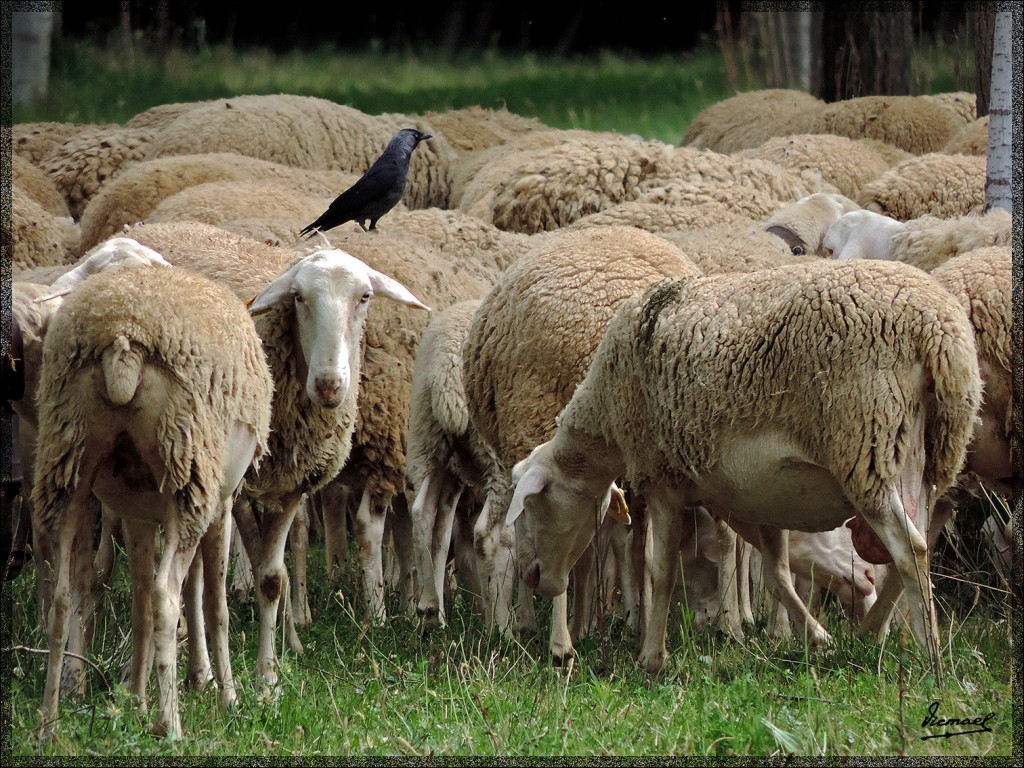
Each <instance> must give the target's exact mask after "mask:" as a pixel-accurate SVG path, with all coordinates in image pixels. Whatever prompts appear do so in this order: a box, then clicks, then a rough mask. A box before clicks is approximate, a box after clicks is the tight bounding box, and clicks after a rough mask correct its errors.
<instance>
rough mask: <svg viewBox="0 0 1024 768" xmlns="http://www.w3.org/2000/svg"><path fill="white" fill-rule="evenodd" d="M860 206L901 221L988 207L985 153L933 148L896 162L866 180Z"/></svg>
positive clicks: (961, 214) (968, 211) (948, 215)
mask: <svg viewBox="0 0 1024 768" xmlns="http://www.w3.org/2000/svg"><path fill="white" fill-rule="evenodd" d="M856 200H857V204H858V205H859V206H860V207H861V208H865V209H867V210H869V211H875V212H876V213H882V214H885V215H886V216H891V217H892V218H894V219H899V220H900V221H907V220H908V219H915V218H917V217H919V216H924V215H926V214H930V215H932V216H941V217H943V218H950V217H952V216H966V215H968V214H972V213H977V214H980V213H982V211H983V210H984V208H985V157H984V156H980V157H979V156H976V155H949V154H945V153H943V152H938V151H936V152H932V153H929V154H925V155H921V156H920V157H914V158H911V159H910V160H906V161H904V162H902V163H897V164H896V165H894V166H893V167H892V168H890V169H889V170H888V171H886V172H885V173H883V174H882V175H880V176H877V177H875V178H874V179H872V180H871V181H869V182H868V183H867V184H865V185H864V186H863V187H862V188H861V190H860V193H859V194H858V195H857V198H856Z"/></svg>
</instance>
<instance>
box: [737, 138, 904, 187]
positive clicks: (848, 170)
mask: <svg viewBox="0 0 1024 768" xmlns="http://www.w3.org/2000/svg"><path fill="white" fill-rule="evenodd" d="M734 157H740V158H759V159H761V160H767V161H770V162H773V163H776V164H777V165H779V166H781V167H782V168H789V169H791V170H796V171H801V170H817V171H818V172H820V173H821V176H822V178H823V179H824V180H825V181H827V182H829V183H830V184H833V185H834V186H835V187H836V189H838V190H839V191H840V192H841V193H842V194H844V195H846V196H847V197H850V198H854V197H856V196H857V195H858V194H859V193H860V190H861V188H862V187H863V186H864V185H865V184H866V183H867V182H869V181H871V180H872V179H874V178H876V177H877V176H881V175H882V174H883V173H885V172H886V171H887V170H889V168H891V167H892V162H891V161H890V158H889V157H887V156H886V155H884V154H883V153H882V152H880V151H879V149H878V147H877V143H870V142H865V141H863V140H859V139H851V138H848V137H846V136H834V135H832V134H828V133H803V134H795V135H790V136H777V137H775V138H772V139H769V140H768V141H766V142H765V143H764V144H762V145H760V146H758V147H753V148H752V149H745V150H743V151H741V152H737V153H735V155H734Z"/></svg>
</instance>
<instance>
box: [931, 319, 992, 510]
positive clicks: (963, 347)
mask: <svg viewBox="0 0 1024 768" xmlns="http://www.w3.org/2000/svg"><path fill="white" fill-rule="evenodd" d="M945 326H946V327H945V328H943V329H942V330H943V332H942V333H939V334H936V335H935V336H933V337H932V338H933V341H932V342H931V343H930V344H928V345H927V348H926V350H925V356H924V357H925V365H926V368H927V371H928V375H929V377H930V378H931V381H932V383H933V385H934V390H935V396H934V399H933V403H932V407H931V408H929V409H928V410H929V414H928V417H927V420H926V422H925V451H926V454H925V455H926V456H928V457H930V458H929V459H928V461H927V465H926V469H925V482H928V483H931V484H933V485H935V486H936V490H937V491H938V493H939V494H940V495H941V494H942V493H944V492H945V491H946V490H947V489H948V488H949V487H950V486H952V485H953V483H954V482H955V481H956V477H957V475H958V474H959V473H960V470H961V469H962V468H963V465H964V461H965V460H966V458H967V446H968V444H969V443H970V441H971V437H972V435H973V433H974V428H975V424H976V422H977V420H978V409H979V408H980V407H981V373H980V370H979V366H978V354H977V349H976V347H975V343H974V334H973V332H972V330H971V328H970V325H969V322H968V323H964V324H962V325H954V324H953V323H946V324H945ZM936 337H937V338H936Z"/></svg>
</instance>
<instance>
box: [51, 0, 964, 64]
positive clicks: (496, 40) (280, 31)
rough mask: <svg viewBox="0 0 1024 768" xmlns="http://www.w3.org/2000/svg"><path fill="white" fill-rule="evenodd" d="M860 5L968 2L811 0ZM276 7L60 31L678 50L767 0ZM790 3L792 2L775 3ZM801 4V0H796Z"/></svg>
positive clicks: (928, 18) (69, 21) (359, 44)
mask: <svg viewBox="0 0 1024 768" xmlns="http://www.w3.org/2000/svg"><path fill="white" fill-rule="evenodd" d="M861 5H863V6H865V7H866V8H868V9H870V10H869V11H866V13H871V12H873V13H874V15H875V16H888V15H890V14H889V10H890V9H891V8H893V7H902V8H905V9H909V10H906V11H905V12H906V14H907V15H908V16H909V19H910V23H911V25H912V31H913V34H915V35H928V34H933V33H935V32H936V31H937V30H942V29H947V30H948V29H954V28H955V27H956V25H957V24H959V23H961V22H962V20H963V18H964V15H965V6H967V5H970V4H969V3H964V2H948V1H947V0H914V1H913V2H909V1H908V2H906V3H895V4H887V3H861V2H860V1H859V0H858V2H856V3H833V2H828V3H817V4H816V3H810V4H808V3H803V4H802V6H801V7H804V8H806V7H814V8H816V9H819V10H822V11H824V12H826V13H827V12H829V9H833V10H834V9H836V8H838V9H840V10H842V11H843V12H844V13H847V12H848V13H851V14H852V13H856V10H855V9H857V8H859V7H860V6H861ZM268 7H269V9H270V10H269V12H268V11H266V10H263V9H262V8H260V9H259V10H257V4H255V3H252V2H243V0H224V1H221V2H215V1H214V0H127V1H124V0H99V1H96V0H93V2H68V3H63V12H62V18H61V22H60V23H61V27H60V31H59V32H58V34H62V35H64V36H67V37H72V38H83V37H91V38H99V39H111V38H112V37H113V36H116V35H120V34H121V25H122V9H124V10H126V11H127V14H126V18H128V19H130V24H131V28H132V29H133V30H135V31H136V32H142V33H143V37H144V42H145V44H151V45H163V46H166V45H168V44H172V43H173V44H177V45H181V46H183V47H185V48H191V47H202V46H204V45H214V44H230V45H234V46H239V47H247V46H261V47H265V48H269V49H272V50H275V51H285V50H289V49H292V48H295V47H301V46H318V45H336V46H338V47H340V48H352V49H366V48H371V47H372V48H377V49H383V50H388V51H395V52H405V51H423V50H428V49H429V50H434V51H441V52H443V53H445V54H447V55H449V56H451V57H454V56H455V55H456V54H457V53H463V52H474V51H480V50H483V49H488V48H496V49H502V50H506V51H513V52H516V51H519V52H524V51H530V52H536V53H548V54H554V55H571V54H580V53H594V52H597V51H601V50H612V51H616V52H620V53H633V54H636V55H658V54H664V53H680V52H683V51H687V50H690V49H692V48H694V47H695V46H697V45H699V44H700V43H701V42H702V41H704V40H707V41H708V42H710V43H715V42H716V40H717V36H718V34H719V29H718V26H717V25H718V22H719V20H720V18H722V15H723V11H724V12H725V13H726V15H728V16H729V17H730V18H731V19H732V20H733V22H734V24H735V27H736V29H739V26H740V23H741V19H742V16H743V14H744V13H746V12H749V11H750V10H751V9H758V8H760V9H763V8H764V7H765V4H764V3H746V2H740V1H739V0H731V1H728V2H726V1H721V2H694V3H671V4H670V3H664V2H649V1H648V0H632V1H631V2H625V3H624V2H622V1H621V0H615V1H614V2H603V1H600V2H593V1H590V2H587V1H585V0H572V1H571V2H564V3H559V2H550V0H548V1H547V2H543V3H542V2H536V1H535V0H520V1H519V2H514V3H509V2H497V1H496V0H482V1H480V0H475V1H473V2H470V1H469V0H448V1H447V2H433V3H431V2H424V0H418V2H407V1H406V0H391V2H387V3H374V2H334V3H324V2H317V1H314V0H286V1H285V2H278V3H274V4H271V5H269V6H268ZM771 7H773V8H775V9H782V10H785V9H786V8H787V5H786V4H785V3H774V4H772V6H771ZM794 7H797V6H794Z"/></svg>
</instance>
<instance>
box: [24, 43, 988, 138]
mask: <svg viewBox="0 0 1024 768" xmlns="http://www.w3.org/2000/svg"><path fill="white" fill-rule="evenodd" d="M913 62H914V63H913V67H912V69H913V75H912V83H913V92H914V93H915V94H918V93H938V92H942V91H951V90H968V91H973V89H974V58H973V50H972V48H971V47H970V45H969V43H968V42H966V41H964V40H963V39H960V38H953V39H948V38H946V39H944V38H937V39H932V40H928V41H926V42H922V43H921V44H920V45H919V49H918V50H917V51H916V52H915V55H914V58H913ZM740 79H741V82H730V81H729V78H727V76H726V74H725V68H724V67H723V65H722V56H721V53H720V51H719V50H718V48H717V47H716V46H715V45H714V44H713V43H710V42H706V43H705V44H704V45H702V46H701V47H699V48H697V49H695V50H693V51H690V52H686V53H682V54H679V55H674V56H660V57H656V58H634V57H629V56H625V55H621V54H613V53H602V54H597V55H593V56H574V57H572V58H554V57H550V56H541V55H533V54H527V55H521V56H513V55H511V54H506V53H501V52H498V51H490V52H485V53H483V54H480V55H477V56H473V57H460V58H456V60H455V61H454V62H451V61H448V60H447V59H445V58H444V57H443V56H441V55H440V53H438V54H436V55H432V54H430V53H417V54H405V55H403V54H395V53H374V52H372V51H361V52H349V51H340V50H337V49H335V48H333V47H320V48H316V49H310V50H293V51H290V52H287V53H283V54H273V53H271V52H269V51H266V50H262V49H245V50H239V49H234V48H229V47H224V46H214V47H210V48H208V49H206V50H204V51H201V52H199V53H184V52H182V51H181V50H180V49H172V50H171V51H170V53H169V55H168V57H167V61H166V64H165V66H164V67H163V68H162V69H161V67H160V66H159V65H158V62H157V61H156V59H155V58H154V57H153V56H151V55H148V54H147V53H146V52H145V50H144V49H143V48H142V47H141V46H137V47H136V49H135V51H134V53H133V56H132V60H131V62H127V61H125V57H124V56H123V55H122V53H121V51H120V50H119V49H118V48H117V47H116V46H108V47H102V46H99V45H97V44H96V43H93V42H83V41H75V40H69V39H60V40H55V41H54V45H53V52H52V65H51V72H50V82H49V93H48V95H47V97H46V98H45V99H44V100H42V101H40V102H38V103H36V104H32V105H22V104H17V105H14V106H13V122H15V123H21V122H36V121H57V122H81V123H124V122H125V121H127V120H128V119H129V118H131V117H132V116H134V115H136V114H138V113H139V112H141V111H143V110H145V109H148V108H149V107H152V106H154V105H157V104H168V103H175V102H188V101H198V100H202V99H216V98H225V97H232V96H239V95H242V94H270V93H291V94H299V95H307V96H317V97H320V98H325V99H330V100H331V101H334V102H337V103H339V104H347V105H349V106H351V107H354V108H356V109H359V110H361V111H363V112H365V113H367V114H374V115H376V114H382V113H386V112H399V113H405V114H422V113H424V112H427V111H444V110H449V109H458V108H462V107H469V106H474V105H479V106H481V107H484V108H490V109H499V108H502V107H505V108H507V109H508V110H509V111H511V112H514V113H516V114H520V115H524V116H527V117H534V118H537V119H538V120H540V121H541V122H543V123H545V124H546V125H549V126H551V127H554V128H578V129H585V130H594V131H617V132H619V133H623V134H636V135H638V136H640V137H641V138H644V139H658V140H661V141H664V142H667V143H671V144H675V143H678V141H679V140H680V139H681V138H682V136H683V134H684V132H685V130H686V127H687V126H688V125H689V123H690V121H691V120H692V119H693V117H694V116H695V115H696V114H697V113H698V112H700V111H701V110H702V109H704V108H705V107H707V106H709V105H711V104H713V103H715V102H717V101H721V100H722V99H724V98H727V97H729V96H731V95H733V94H734V93H736V92H737V91H738V90H750V89H753V88H759V87H763V85H764V83H763V81H761V80H759V76H758V72H757V71H756V68H755V69H753V70H748V71H745V72H744V73H743V74H742V76H741V78H740Z"/></svg>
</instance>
